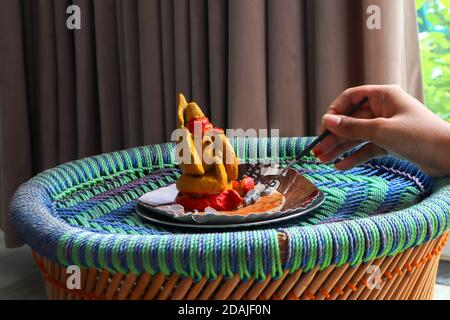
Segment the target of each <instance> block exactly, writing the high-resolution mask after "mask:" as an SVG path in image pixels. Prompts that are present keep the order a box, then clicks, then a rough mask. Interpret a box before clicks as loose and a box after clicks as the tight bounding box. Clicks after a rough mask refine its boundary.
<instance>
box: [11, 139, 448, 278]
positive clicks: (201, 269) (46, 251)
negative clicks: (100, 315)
mask: <svg viewBox="0 0 450 320" xmlns="http://www.w3.org/2000/svg"><path fill="white" fill-rule="evenodd" d="M310 139H311V138H280V139H275V138H271V139H267V138H266V139H264V138H259V139H250V138H249V139H247V138H245V139H235V140H234V141H232V143H233V145H234V147H235V149H236V151H237V153H238V156H239V157H240V158H241V159H245V160H248V159H256V157H258V159H259V160H263V159H268V158H273V155H271V150H272V149H271V146H272V145H274V144H278V145H279V146H280V151H279V154H278V155H277V156H278V157H280V158H281V159H284V160H286V159H289V158H290V157H293V156H294V155H295V154H298V152H300V150H302V149H303V148H304V147H305V146H306V145H307V144H308V143H309V142H310V141H311V140H310ZM261 142H263V144H262V145H263V148H264V149H265V151H266V153H265V155H264V156H263V157H261V154H260V153H259V154H257V155H254V156H252V155H250V154H249V153H250V152H251V151H249V150H252V148H250V147H249V146H250V145H252V144H254V145H259V146H260V145H261ZM253 150H254V149H253ZM174 163H175V159H174V145H173V144H162V145H154V146H146V147H140V148H133V149H129V150H124V151H118V152H113V153H110V154H104V155H99V156H93V157H89V158H85V159H82V160H77V161H73V162H71V163H68V164H64V165H61V166H58V167H56V168H54V169H50V170H47V171H44V172H43V173H41V174H39V175H37V176H36V177H35V178H33V179H31V180H30V181H29V182H27V183H25V184H23V185H22V186H21V187H20V188H19V189H18V190H17V192H16V194H15V195H14V197H13V200H12V202H11V206H10V213H11V222H12V225H13V226H14V227H15V229H16V230H17V231H18V232H19V234H20V235H21V237H22V239H23V240H24V241H25V242H26V243H27V244H28V245H30V246H31V247H32V248H33V249H34V250H35V251H37V252H38V253H39V254H40V255H43V256H45V257H48V258H50V259H52V260H55V261H59V262H60V263H61V264H62V265H69V264H71V263H70V262H73V260H71V259H69V258H70V257H69V255H70V252H69V251H70V250H69V249H70V248H68V247H67V244H68V243H69V240H70V239H74V238H77V239H79V240H80V239H81V241H82V242H83V243H82V245H81V247H80V248H77V250H82V251H83V252H77V254H82V255H83V256H84V259H83V263H80V264H81V265H82V266H83V267H96V268H102V269H107V270H109V271H112V272H122V273H128V272H133V273H135V274H140V273H142V272H144V271H146V272H149V273H150V274H156V273H158V272H163V273H165V274H170V273H172V272H176V273H178V274H180V275H181V276H188V277H191V278H194V279H200V278H201V277H203V276H206V277H207V278H210V279H214V278H216V277H217V276H218V274H222V275H223V276H225V277H232V276H233V275H235V274H239V275H240V277H241V278H242V279H245V278H250V277H254V278H256V279H262V280H263V279H265V277H266V276H267V275H268V274H270V275H271V276H272V277H274V278H277V277H279V276H281V275H282V273H283V270H286V269H289V270H290V271H291V272H295V271H296V270H298V269H300V268H301V269H303V270H304V271H305V272H307V271H308V270H311V269H313V268H314V267H316V266H319V267H320V269H324V268H326V267H328V266H329V265H330V264H335V265H336V266H340V265H343V264H345V263H348V264H350V265H356V264H360V263H362V262H366V261H370V260H372V259H375V258H379V257H383V256H387V255H395V254H397V253H400V252H402V251H404V250H406V249H408V248H410V247H414V246H417V245H420V244H422V243H424V242H426V241H428V240H430V239H434V238H436V237H438V236H439V235H441V234H443V233H444V232H445V231H446V230H447V229H449V227H450V221H449V212H450V183H449V180H448V179H439V180H436V181H431V179H430V178H428V177H427V176H425V175H424V174H423V173H421V172H420V171H419V170H418V169H417V168H416V167H415V166H413V165H411V164H409V163H407V162H405V161H401V160H398V159H395V158H392V157H387V158H383V159H379V160H373V161H371V162H370V165H373V166H385V167H389V169H390V170H392V171H393V172H397V173H400V174H402V175H408V176H409V177H410V178H411V179H415V180H417V183H419V184H428V185H429V184H431V183H433V184H434V187H433V192H432V194H431V195H430V196H429V197H427V198H426V199H424V200H423V201H422V202H420V203H418V204H416V205H413V206H411V207H409V208H406V209H403V210H399V211H394V212H391V213H388V214H384V215H378V216H371V217H368V218H360V219H356V220H348V221H339V222H334V223H327V224H319V225H314V226H302V227H298V226H295V227H288V228H283V229H278V230H274V229H269V230H254V231H242V232H230V233H220V234H177V235H129V234H127V235H124V234H99V233H95V232H90V231H86V230H84V229H81V228H77V227H73V226H71V225H69V224H67V223H66V222H65V221H63V220H61V219H59V218H58V217H55V216H54V215H53V214H52V211H51V206H52V203H53V201H54V200H55V199H56V198H58V197H63V196H64V195H66V194H70V193H71V192H73V191H74V190H77V188H82V187H83V186H85V185H86V184H89V183H90V182H92V181H96V180H98V179H102V178H103V177H106V176H109V175H112V174H116V173H119V172H124V171H127V170H135V169H136V168H144V167H145V168H150V169H159V168H164V167H168V166H173V164H174ZM168 248H170V250H169V249H168Z"/></svg>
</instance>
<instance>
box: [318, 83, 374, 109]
mask: <svg viewBox="0 0 450 320" xmlns="http://www.w3.org/2000/svg"><path fill="white" fill-rule="evenodd" d="M372 87H373V86H360V87H355V88H349V89H347V90H345V91H344V92H342V93H341V94H340V95H339V96H338V97H337V98H336V99H335V100H334V101H333V102H332V103H331V104H330V107H329V108H328V111H327V113H330V114H332V113H335V114H345V113H346V112H347V111H348V110H349V109H350V108H351V107H352V106H353V105H355V104H357V103H358V102H359V101H361V100H362V99H363V98H364V97H368V96H369V93H370V91H371V88H372ZM368 105H369V104H368V102H366V103H365V104H364V105H363V106H362V107H364V106H366V107H367V106H368Z"/></svg>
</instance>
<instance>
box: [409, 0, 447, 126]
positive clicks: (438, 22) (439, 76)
mask: <svg viewBox="0 0 450 320" xmlns="http://www.w3.org/2000/svg"><path fill="white" fill-rule="evenodd" d="M416 6H417V16H418V20H419V39H420V51H421V59H422V73H423V80H424V93H425V104H426V105H427V106H428V107H429V108H430V109H431V110H433V111H434V112H435V113H436V114H438V115H439V116H441V117H442V118H443V119H445V120H447V121H449V122H450V0H416Z"/></svg>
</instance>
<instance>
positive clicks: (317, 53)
mask: <svg viewBox="0 0 450 320" xmlns="http://www.w3.org/2000/svg"><path fill="white" fill-rule="evenodd" d="M70 4H76V5H78V6H80V8H81V30H75V31H71V30H68V29H67V28H66V19H67V17H68V15H67V14H66V8H67V6H68V5H70ZM371 4H377V5H379V6H380V7H381V23H382V28H381V29H380V30H369V29H367V28H366V19H367V17H368V15H367V13H366V9H367V7H368V6H369V5H371ZM0 7H1V10H0V90H1V91H0V106H1V121H0V130H1V131H0V152H1V153H0V172H1V173H0V174H1V176H0V187H1V189H0V191H1V192H0V197H1V199H0V200H1V208H0V209H1V210H0V225H1V227H2V229H3V230H5V231H6V232H5V234H6V242H7V244H8V245H10V246H13V245H16V244H19V242H18V241H17V239H16V238H15V236H14V234H13V233H12V232H11V230H10V226H9V225H8V214H7V207H8V202H9V200H10V197H11V195H12V193H13V192H14V190H15V189H16V188H17V187H18V186H19V184H20V183H22V182H24V181H26V180H28V179H29V178H30V177H31V176H32V175H34V174H36V173H38V172H40V171H42V170H44V169H46V168H49V167H52V166H55V165H57V164H59V163H62V162H65V161H69V160H72V159H75V158H80V157H84V156H88V155H92V154H97V153H100V152H108V151H112V150H117V149H122V148H127V147H131V146H136V145H142V144H152V143H159V142H164V141H167V140H168V139H169V137H170V132H171V130H172V129H173V128H174V127H175V109H176V94H177V93H178V92H184V93H185V94H186V95H187V97H188V98H189V99H193V100H195V101H197V102H199V104H200V105H201V106H203V107H204V108H205V110H206V111H207V113H208V114H209V115H210V117H211V118H212V120H213V121H214V122H215V123H217V125H218V126H221V127H227V128H268V127H269V128H279V129H280V133H281V135H284V136H293V135H296V136H297V135H305V134H314V133H316V129H317V127H318V125H319V123H320V118H321V115H322V114H323V112H324V110H325V108H326V107H327V106H328V104H329V103H330V102H331V100H332V99H333V98H334V97H335V96H336V95H337V94H338V93H339V92H341V91H342V90H343V89H345V88H347V87H349V86H356V85H360V84H365V83H398V84H401V85H402V86H403V87H404V88H405V89H406V90H408V91H409V92H410V93H412V94H413V95H415V96H416V97H418V98H421V97H422V93H421V75H420V63H419V48H418V37H417V23H416V16H415V7H414V0H396V1H393V0H363V1H361V0H339V1H337V0H245V1H242V0H229V1H225V0H211V1H206V0H140V1H134V0H94V1H92V0H73V1H69V0H37V1H28V0H23V1H20V0H0Z"/></svg>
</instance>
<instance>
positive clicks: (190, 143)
mask: <svg viewBox="0 0 450 320" xmlns="http://www.w3.org/2000/svg"><path fill="white" fill-rule="evenodd" d="M177 118H178V128H179V129H180V130H181V133H182V134H181V136H180V138H179V140H178V144H177V147H178V146H181V147H180V148H179V149H177V150H179V151H178V154H177V156H178V157H179V159H180V169H181V172H182V175H181V177H180V178H179V179H178V180H177V183H176V185H177V188H178V191H179V194H178V196H177V198H176V200H175V202H176V203H177V204H180V205H182V206H183V207H184V208H185V210H198V211H204V210H205V209H206V208H208V207H210V208H213V209H215V210H218V211H230V210H234V209H237V208H238V207H239V206H241V205H242V204H243V203H244V197H245V195H246V194H247V192H249V191H250V190H252V189H253V188H254V187H255V184H254V182H253V179H251V178H250V177H245V178H243V179H242V180H241V181H237V178H238V164H239V161H238V158H237V157H236V154H235V152H234V150H233V147H232V145H231V144H230V142H229V141H228V138H227V137H226V136H225V133H224V130H223V129H221V128H217V127H215V126H214V125H213V124H212V123H211V121H210V120H209V119H208V117H206V116H205V114H204V113H203V111H202V109H201V108H200V107H199V106H198V105H197V104H196V103H195V102H189V103H188V102H187V100H186V98H185V97H184V96H183V95H182V94H180V95H179V96H178V112H177ZM180 144H181V145H180Z"/></svg>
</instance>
